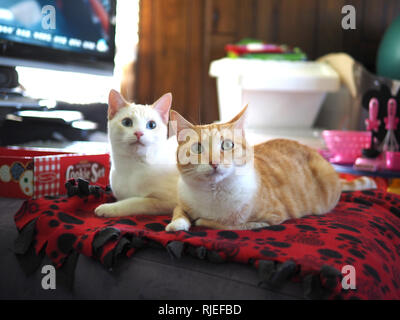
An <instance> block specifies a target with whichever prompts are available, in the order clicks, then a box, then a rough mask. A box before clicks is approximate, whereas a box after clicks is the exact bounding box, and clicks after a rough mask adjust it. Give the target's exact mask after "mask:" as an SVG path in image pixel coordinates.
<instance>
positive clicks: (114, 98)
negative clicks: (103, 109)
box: [108, 89, 129, 120]
mask: <svg viewBox="0 0 400 320" xmlns="http://www.w3.org/2000/svg"><path fill="white" fill-rule="evenodd" d="M128 105H129V103H128V102H127V101H126V100H125V99H124V98H123V97H122V95H121V94H120V93H119V92H118V91H116V90H114V89H112V90H111V91H110V94H109V96H108V120H111V119H112V118H114V116H115V115H116V114H117V112H118V111H119V110H120V109H121V108H123V107H126V106H128Z"/></svg>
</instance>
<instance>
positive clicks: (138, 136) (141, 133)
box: [135, 131, 144, 140]
mask: <svg viewBox="0 0 400 320" xmlns="http://www.w3.org/2000/svg"><path fill="white" fill-rule="evenodd" d="M143 135H144V133H143V132H142V131H136V132H135V136H136V138H137V139H138V140H139V139H140V137H141V136H143Z"/></svg>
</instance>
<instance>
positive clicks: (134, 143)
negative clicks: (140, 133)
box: [129, 141, 146, 147]
mask: <svg viewBox="0 0 400 320" xmlns="http://www.w3.org/2000/svg"><path fill="white" fill-rule="evenodd" d="M129 145H130V146H132V147H146V145H145V144H144V143H143V142H141V141H134V142H131V143H129Z"/></svg>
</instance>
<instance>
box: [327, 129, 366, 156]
mask: <svg viewBox="0 0 400 320" xmlns="http://www.w3.org/2000/svg"><path fill="white" fill-rule="evenodd" d="M322 137H323V138H324V140H325V144H326V146H327V148H328V149H329V153H330V155H331V157H330V159H329V161H330V162H333V163H342V164H352V163H354V161H355V160H356V159H357V158H358V157H360V156H361V152H362V149H368V148H369V147H370V145H371V132H370V131H339V130H325V131H323V132H322Z"/></svg>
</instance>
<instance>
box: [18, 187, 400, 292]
mask: <svg viewBox="0 0 400 320" xmlns="http://www.w3.org/2000/svg"><path fill="white" fill-rule="evenodd" d="M67 188H68V193H69V196H65V197H56V198H43V199H37V200H27V201H26V202H25V203H24V204H23V205H22V207H21V209H20V210H19V211H18V212H17V213H16V215H15V222H16V225H17V228H18V230H19V237H18V238H17V239H16V242H15V252H16V254H17V257H19V260H20V261H21V266H22V267H23V268H24V269H25V270H26V271H27V272H32V271H33V270H35V268H36V267H38V266H39V265H40V263H41V259H42V258H43V257H44V256H45V255H46V256H48V257H49V258H50V259H51V260H52V262H53V263H54V265H55V266H56V267H57V268H59V269H60V270H62V269H63V268H65V269H68V270H70V271H69V272H71V270H72V271H73V270H74V267H75V265H76V260H77V256H78V255H79V254H83V255H85V256H88V257H92V258H94V259H97V260H98V261H100V262H101V263H102V264H103V265H104V266H105V267H106V268H108V269H112V267H113V265H114V264H115V263H116V262H117V261H118V260H119V258H120V257H130V256H132V255H133V254H134V253H135V251H136V250H138V249H139V248H145V247H146V246H152V245H154V244H157V245H158V246H160V247H163V248H165V249H166V250H168V252H169V253H170V254H171V256H172V257H175V258H179V257H181V256H182V255H185V254H190V255H193V256H195V257H197V258H199V259H205V260H209V261H211V262H223V261H235V262H238V263H244V264H249V265H252V266H253V267H255V268H256V269H257V270H258V273H259V276H260V284H261V285H262V284H265V285H267V286H269V287H270V286H279V285H281V284H283V283H284V282H285V281H302V283H303V288H304V295H305V297H306V298H317V299H321V298H323V299H325V298H327V299H357V298H358V299H400V197H399V196H398V195H395V194H390V193H386V192H384V191H382V190H378V191H362V192H348V193H343V194H342V196H341V199H340V202H339V204H338V205H337V207H336V208H335V209H334V210H333V211H332V212H330V213H328V214H325V215H323V216H307V217H304V218H301V219H294V220H289V221H286V222H284V223H283V224H280V225H276V226H270V227H265V228H261V229H257V230H251V231H227V230H210V229H205V228H200V227H193V228H191V229H190V231H188V232H186V231H179V232H165V231H164V229H165V226H166V225H167V224H168V223H169V222H170V219H171V217H170V216H143V215H140V216H130V217H124V218H100V217H97V216H95V215H94V209H95V208H96V207H97V206H98V205H99V204H101V203H105V202H112V201H115V199H114V198H113V197H112V194H111V192H110V190H108V189H104V188H100V187H98V186H89V185H88V183H87V182H85V181H69V182H68V184H67ZM125 263H127V262H125ZM346 265H350V266H353V267H354V270H355V272H356V278H355V279H356V289H347V290H346V289H344V288H343V286H342V280H343V279H344V277H345V276H344V275H343V274H342V268H343V267H344V266H346ZM57 274H58V272H57ZM70 276H71V277H72V275H70Z"/></svg>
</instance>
